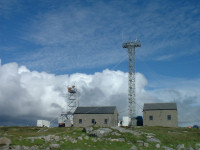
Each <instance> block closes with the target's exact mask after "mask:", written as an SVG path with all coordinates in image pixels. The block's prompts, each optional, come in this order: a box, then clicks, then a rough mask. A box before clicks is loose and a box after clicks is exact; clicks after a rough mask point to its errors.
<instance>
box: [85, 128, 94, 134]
mask: <svg viewBox="0 0 200 150" xmlns="http://www.w3.org/2000/svg"><path fill="white" fill-rule="evenodd" d="M92 131H93V127H85V128H83V132H86V133H90V132H92Z"/></svg>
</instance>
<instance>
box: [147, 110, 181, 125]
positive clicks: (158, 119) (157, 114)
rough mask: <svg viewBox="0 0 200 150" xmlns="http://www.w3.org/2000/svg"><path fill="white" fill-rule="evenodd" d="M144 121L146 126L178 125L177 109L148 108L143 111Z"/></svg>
mask: <svg viewBox="0 0 200 150" xmlns="http://www.w3.org/2000/svg"><path fill="white" fill-rule="evenodd" d="M168 115H171V120H168ZM150 116H153V120H150ZM143 121H144V126H164V127H177V126H178V118H177V110H147V111H144V112H143Z"/></svg>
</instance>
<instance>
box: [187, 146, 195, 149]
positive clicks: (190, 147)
mask: <svg viewBox="0 0 200 150" xmlns="http://www.w3.org/2000/svg"><path fill="white" fill-rule="evenodd" d="M185 150H194V148H192V147H191V146H190V147H188V148H185Z"/></svg>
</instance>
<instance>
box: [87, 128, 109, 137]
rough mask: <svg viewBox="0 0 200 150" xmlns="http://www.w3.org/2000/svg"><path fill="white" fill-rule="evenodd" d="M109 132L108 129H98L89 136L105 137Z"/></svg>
mask: <svg viewBox="0 0 200 150" xmlns="http://www.w3.org/2000/svg"><path fill="white" fill-rule="evenodd" d="M110 132H112V130H111V129H109V128H100V129H97V130H94V131H92V132H90V134H89V135H90V136H92V137H103V136H107V135H108V134H109V133H110Z"/></svg>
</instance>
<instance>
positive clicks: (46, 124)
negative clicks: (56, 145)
mask: <svg viewBox="0 0 200 150" xmlns="http://www.w3.org/2000/svg"><path fill="white" fill-rule="evenodd" d="M37 127H50V122H49V121H47V120H37Z"/></svg>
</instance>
